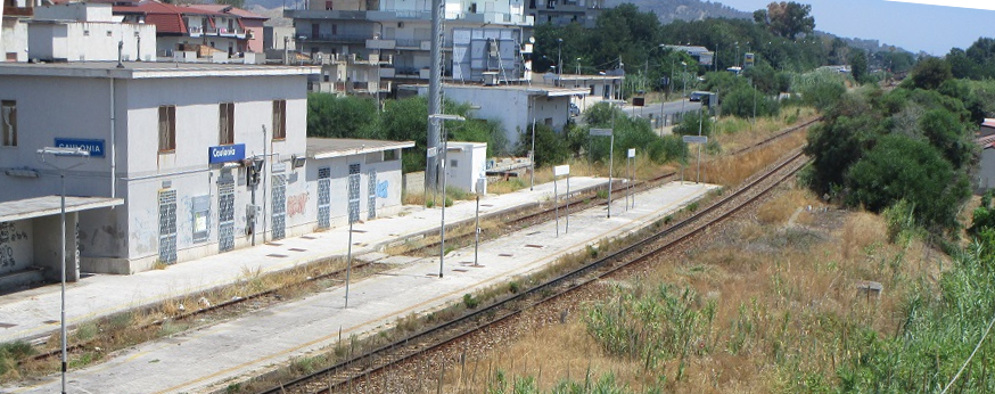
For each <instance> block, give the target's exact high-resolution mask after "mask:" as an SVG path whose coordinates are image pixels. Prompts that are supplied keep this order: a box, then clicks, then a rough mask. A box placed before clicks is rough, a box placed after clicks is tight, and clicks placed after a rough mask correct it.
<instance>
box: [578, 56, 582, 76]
mask: <svg viewBox="0 0 995 394" xmlns="http://www.w3.org/2000/svg"><path fill="white" fill-rule="evenodd" d="M580 59H581V58H579V57H578V58H577V75H580Z"/></svg>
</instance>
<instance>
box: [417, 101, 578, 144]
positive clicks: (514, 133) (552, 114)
mask: <svg viewBox="0 0 995 394" xmlns="http://www.w3.org/2000/svg"><path fill="white" fill-rule="evenodd" d="M445 89H446V98H447V99H450V100H453V101H456V102H466V103H470V104H472V105H474V106H477V107H480V109H477V110H475V111H474V113H475V116H476V117H478V118H482V119H488V120H493V121H498V122H501V126H502V127H503V128H504V134H505V136H506V137H507V138H508V144H509V145H508V148H509V149H511V148H513V147H514V146H515V144H517V143H518V139H519V136H520V133H522V132H525V131H527V130H531V128H532V119H533V116H534V118H535V120H536V123H538V124H546V121H547V119H548V120H549V121H550V126H552V128H553V130H556V131H562V130H563V127H564V126H565V125H566V124H567V121H568V120H569V118H570V114H569V111H570V97H569V96H563V97H546V96H538V95H535V96H532V98H530V97H529V95H530V93H529V92H527V91H526V90H524V89H506V88H486V87H481V86H467V87H460V86H446V88H445ZM418 94H420V95H427V94H428V88H427V87H419V88H418ZM532 94H537V93H532ZM530 105H531V108H530Z"/></svg>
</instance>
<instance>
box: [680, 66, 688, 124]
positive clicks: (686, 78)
mask: <svg viewBox="0 0 995 394" xmlns="http://www.w3.org/2000/svg"><path fill="white" fill-rule="evenodd" d="M681 65H682V66H684V73H683V74H681V79H683V80H684V87H683V88H681V119H684V102H685V100H684V96H686V95H687V94H688V64H687V63H686V62H684V61H681Z"/></svg>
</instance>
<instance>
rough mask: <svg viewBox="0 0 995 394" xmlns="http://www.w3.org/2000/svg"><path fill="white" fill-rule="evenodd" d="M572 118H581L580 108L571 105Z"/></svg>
mask: <svg viewBox="0 0 995 394" xmlns="http://www.w3.org/2000/svg"><path fill="white" fill-rule="evenodd" d="M570 116H580V107H578V106H577V104H574V103H570Z"/></svg>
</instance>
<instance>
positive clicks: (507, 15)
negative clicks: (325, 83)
mask: <svg viewBox="0 0 995 394" xmlns="http://www.w3.org/2000/svg"><path fill="white" fill-rule="evenodd" d="M524 12H525V7H524V3H523V1H522V0H499V1H474V0H447V1H446V4H445V23H444V26H445V31H444V34H443V35H444V42H443V50H444V53H445V55H444V56H445V60H444V62H443V64H444V71H443V74H444V75H446V76H448V77H451V78H453V79H456V80H464V81H468V80H474V81H481V80H482V79H483V78H484V76H483V73H484V72H487V71H491V70H492V69H499V70H500V71H502V72H501V73H500V74H499V76H500V77H501V78H503V79H504V80H507V81H520V80H521V79H522V78H523V75H524V73H525V69H526V65H525V63H524V60H523V59H522V56H521V49H522V48H523V47H524V43H525V41H526V40H525V37H526V34H525V30H526V29H529V28H531V26H532V24H533V19H532V17H531V16H527V15H525V13H524ZM285 15H286V16H287V17H290V18H293V19H294V24H295V26H296V36H297V46H298V47H299V48H300V49H301V50H302V51H303V52H304V53H307V54H309V55H310V56H311V57H312V58H315V57H316V56H317V55H318V54H323V55H325V56H327V55H348V54H354V53H355V54H357V56H358V57H360V58H364V59H366V58H369V57H370V56H371V55H376V56H378V57H379V58H380V59H387V58H389V59H391V60H392V61H391V62H390V64H385V65H383V66H381V69H380V74H381V76H382V77H383V78H385V79H391V80H394V81H397V82H402V81H403V82H417V81H425V80H428V78H429V69H430V65H431V59H430V50H431V45H432V44H431V39H432V37H431V30H432V28H431V20H432V18H431V15H432V13H431V1H430V0H416V1H405V0H344V1H335V0H327V1H324V2H322V1H312V2H310V4H309V8H307V9H302V10H287V11H285ZM488 59H492V60H493V61H491V62H490V63H488V61H487V60H488ZM497 59H500V62H499V61H498V60H497Z"/></svg>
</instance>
